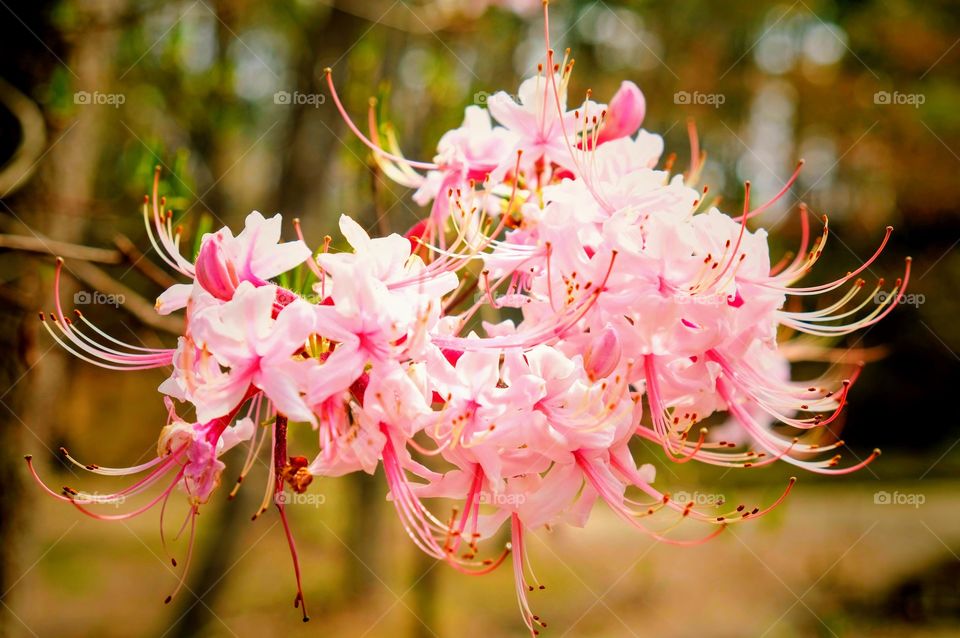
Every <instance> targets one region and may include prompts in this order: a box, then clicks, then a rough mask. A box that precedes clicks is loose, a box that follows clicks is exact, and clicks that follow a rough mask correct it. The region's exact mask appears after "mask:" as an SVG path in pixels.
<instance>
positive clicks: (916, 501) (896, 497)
mask: <svg viewBox="0 0 960 638" xmlns="http://www.w3.org/2000/svg"><path fill="white" fill-rule="evenodd" d="M926 502H927V497H926V495H925V494H920V493H919V492H897V491H894V492H887V491H886V490H880V491H879V492H875V493H874V495H873V504H874V505H910V506H912V507H915V508H917V509H919V508H920V506H921V505H923V504H924V503H926Z"/></svg>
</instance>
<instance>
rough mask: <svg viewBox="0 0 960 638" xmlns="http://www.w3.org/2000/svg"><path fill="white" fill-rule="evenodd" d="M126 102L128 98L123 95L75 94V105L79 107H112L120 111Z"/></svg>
mask: <svg viewBox="0 0 960 638" xmlns="http://www.w3.org/2000/svg"><path fill="white" fill-rule="evenodd" d="M126 101H127V96H126V95H124V94H123V93H101V92H100V91H94V92H93V93H91V92H89V91H77V92H76V93H74V94H73V103H74V104H77V105H79V106H112V107H113V108H115V109H118V108H120V105H121V104H123V103H124V102H126Z"/></svg>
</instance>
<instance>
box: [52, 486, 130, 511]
mask: <svg viewBox="0 0 960 638" xmlns="http://www.w3.org/2000/svg"><path fill="white" fill-rule="evenodd" d="M63 495H64V496H66V497H67V498H69V499H70V500H72V501H73V502H74V503H77V504H78V505H112V506H114V507H120V506H121V505H123V504H124V503H126V502H127V497H126V495H124V494H101V493H100V492H78V491H77V490H75V489H73V488H72V487H66V486H64V488H63Z"/></svg>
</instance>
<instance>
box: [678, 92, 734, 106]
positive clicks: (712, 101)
mask: <svg viewBox="0 0 960 638" xmlns="http://www.w3.org/2000/svg"><path fill="white" fill-rule="evenodd" d="M726 101H727V96H726V95H724V94H723V93H701V92H700V91H694V92H692V93H691V92H690V91H677V92H676V93H674V94H673V103H674V104H679V105H681V106H712V107H713V108H715V109H718V108H720V106H721V105H722V104H723V103H724V102H726Z"/></svg>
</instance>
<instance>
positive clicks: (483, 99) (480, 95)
mask: <svg viewBox="0 0 960 638" xmlns="http://www.w3.org/2000/svg"><path fill="white" fill-rule="evenodd" d="M500 93H505V91H500ZM493 95H494V94H493V93H487V92H486V91H477V92H476V93H474V94H473V103H474V104H476V105H477V106H486V105H487V102H489V101H490V98H491V97H492V96H493ZM506 95H507V97H509V98H510V99H511V100H513V101H514V102H519V101H520V98H518V97H517V96H516V95H510V94H509V93H506Z"/></svg>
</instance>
